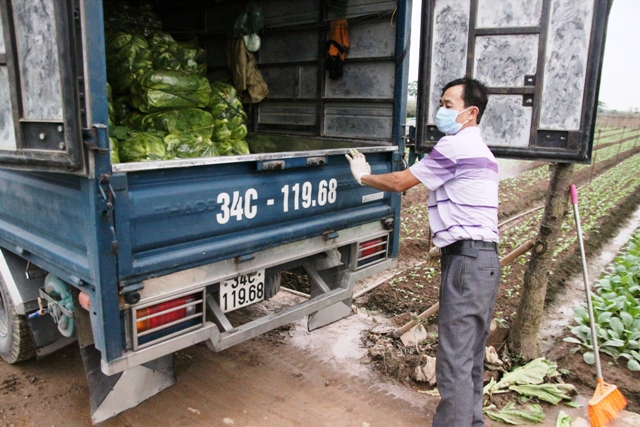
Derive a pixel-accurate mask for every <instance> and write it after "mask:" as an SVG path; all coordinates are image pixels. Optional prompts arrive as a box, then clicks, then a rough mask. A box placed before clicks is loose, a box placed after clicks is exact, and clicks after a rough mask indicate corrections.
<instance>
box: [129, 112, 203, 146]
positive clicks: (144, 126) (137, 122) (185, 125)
mask: <svg viewBox="0 0 640 427" xmlns="http://www.w3.org/2000/svg"><path fill="white" fill-rule="evenodd" d="M124 123H125V124H126V125H127V126H129V127H131V128H133V129H138V130H150V129H154V130H158V131H163V132H164V133H193V134H197V135H201V136H202V137H203V138H206V139H211V136H212V134H213V117H211V114H209V113H208V112H207V111H205V110H200V109H198V108H186V109H184V110H166V111H160V112H157V113H151V114H144V113H138V112H133V113H131V114H129V115H128V116H127V117H126V118H125V120H124Z"/></svg>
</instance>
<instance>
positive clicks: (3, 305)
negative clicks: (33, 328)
mask: <svg viewBox="0 0 640 427" xmlns="http://www.w3.org/2000/svg"><path fill="white" fill-rule="evenodd" d="M33 356H35V349H34V346H33V339H32V338H31V333H30V331H29V325H28V324H27V319H26V318H25V317H24V316H20V315H18V314H16V311H15V310H14V309H13V301H11V298H9V292H8V291H7V289H6V286H5V284H4V281H3V280H2V277H0V357H2V358H3V359H4V360H5V361H6V362H7V363H10V364H11V363H17V362H20V361H23V360H27V359H31V358H32V357H33Z"/></svg>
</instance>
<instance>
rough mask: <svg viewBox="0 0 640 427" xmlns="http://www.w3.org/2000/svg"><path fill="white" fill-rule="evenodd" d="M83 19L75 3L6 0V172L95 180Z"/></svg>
mask: <svg viewBox="0 0 640 427" xmlns="http://www.w3.org/2000/svg"><path fill="white" fill-rule="evenodd" d="M80 16H81V13H80V9H79V5H78V4H76V2H74V1H69V0H65V1H54V0H43V1H35V0H0V167H7V168H17V169H24V170H38V171H64V172H71V173H74V174H78V175H87V170H88V168H87V162H86V159H85V155H84V148H83V145H84V144H83V138H82V125H81V122H82V119H83V118H82V116H84V115H85V114H86V109H85V107H84V106H83V105H82V104H83V103H84V94H83V93H84V87H83V82H84V79H83V66H82V57H83V55H82V44H81V36H80V34H81V33H80ZM105 134H106V128H105Z"/></svg>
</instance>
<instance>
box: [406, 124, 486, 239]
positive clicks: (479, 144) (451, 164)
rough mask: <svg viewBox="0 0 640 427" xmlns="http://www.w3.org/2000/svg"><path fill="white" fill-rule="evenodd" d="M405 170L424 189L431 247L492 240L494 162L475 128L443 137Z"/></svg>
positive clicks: (478, 129)
mask: <svg viewBox="0 0 640 427" xmlns="http://www.w3.org/2000/svg"><path fill="white" fill-rule="evenodd" d="M409 170H410V171H411V173H412V174H413V175H414V176H415V177H416V178H418V179H419V180H420V182H422V183H423V184H424V185H426V186H427V188H429V201H428V206H429V226H430V228H431V233H432V236H433V243H434V244H435V245H436V246H438V247H440V248H442V247H444V246H447V245H449V244H451V243H453V242H455V241H456V240H467V239H471V240H484V241H485V242H498V164H497V163H496V159H495V157H494V156H493V154H492V153H491V151H490V150H489V148H488V147H487V145H486V144H485V143H484V141H483V140H482V136H481V135H480V128H478V126H471V127H468V128H465V129H463V130H461V131H460V132H458V133H457V134H455V135H449V136H445V137H443V138H442V139H441V140H440V141H439V142H438V144H436V146H435V147H434V149H433V150H432V151H431V153H430V154H429V156H426V157H425V158H424V159H422V160H421V161H420V162H418V163H416V164H414V165H413V166H411V168H410V169H409Z"/></svg>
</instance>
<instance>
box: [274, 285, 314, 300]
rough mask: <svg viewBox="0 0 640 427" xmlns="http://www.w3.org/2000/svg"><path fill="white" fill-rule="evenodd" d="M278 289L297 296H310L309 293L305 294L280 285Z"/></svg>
mask: <svg viewBox="0 0 640 427" xmlns="http://www.w3.org/2000/svg"><path fill="white" fill-rule="evenodd" d="M280 289H281V290H283V291H285V292H289V293H290V294H293V295H297V296H299V297H303V298H310V297H311V295H309V294H305V293H304V292H298V291H294V290H293V289H289V288H285V287H284V286H280Z"/></svg>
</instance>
